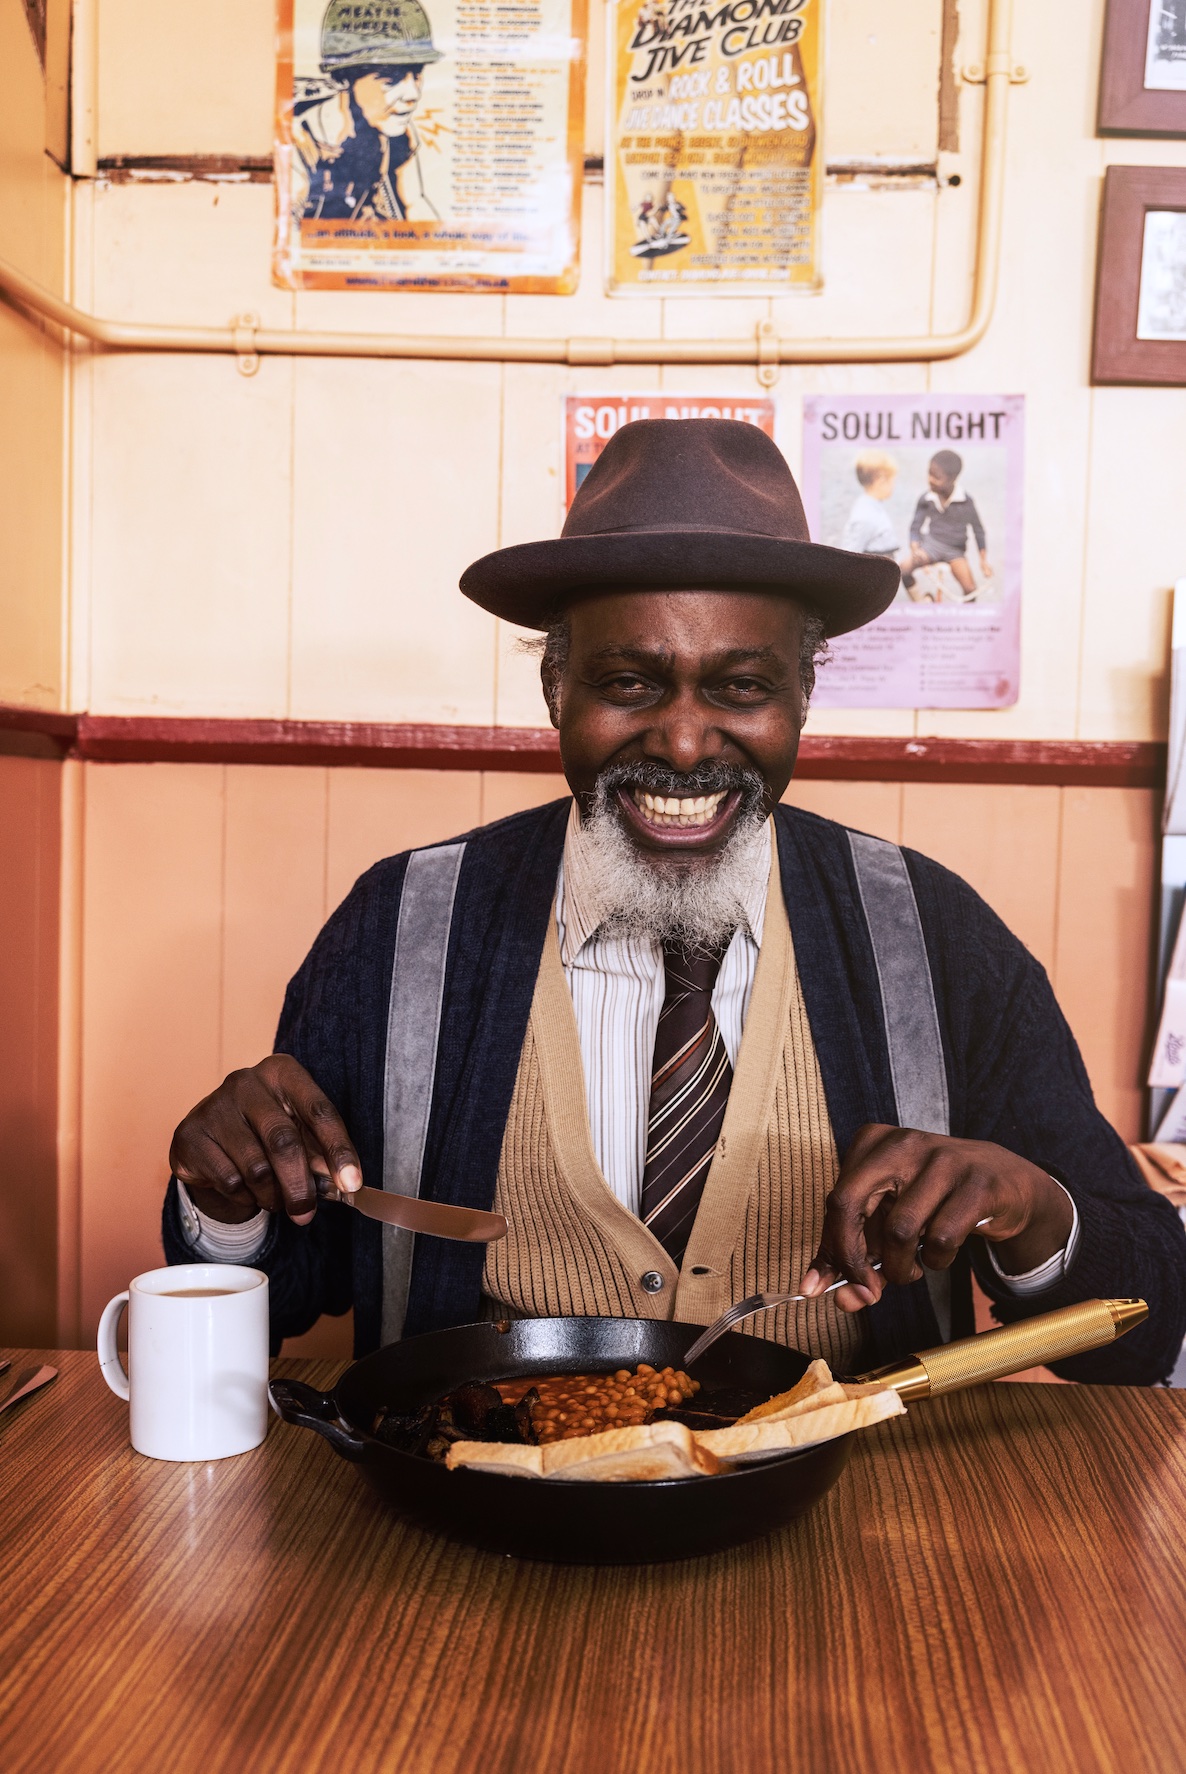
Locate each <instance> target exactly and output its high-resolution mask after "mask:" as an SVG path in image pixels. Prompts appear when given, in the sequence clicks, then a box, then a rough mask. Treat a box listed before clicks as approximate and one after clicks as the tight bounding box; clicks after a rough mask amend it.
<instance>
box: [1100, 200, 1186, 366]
mask: <svg viewBox="0 0 1186 1774" xmlns="http://www.w3.org/2000/svg"><path fill="white" fill-rule="evenodd" d="M1091 379H1092V381H1093V382H1095V383H1101V382H1105V383H1106V382H1129V383H1140V382H1144V383H1160V384H1162V385H1163V386H1164V385H1168V386H1186V167H1177V166H1110V167H1109V168H1108V172H1107V176H1106V178H1105V180H1104V205H1103V215H1102V218H1101V222H1100V248H1099V270H1098V275H1097V281H1096V293H1095V340H1094V344H1093V347H1092V354H1091Z"/></svg>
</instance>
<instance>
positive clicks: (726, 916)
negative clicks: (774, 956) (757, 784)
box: [581, 784, 770, 951]
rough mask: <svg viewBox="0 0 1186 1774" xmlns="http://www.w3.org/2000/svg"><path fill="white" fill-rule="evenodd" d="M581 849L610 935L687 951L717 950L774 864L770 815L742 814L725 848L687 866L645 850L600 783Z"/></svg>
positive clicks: (585, 823)
mask: <svg viewBox="0 0 1186 1774" xmlns="http://www.w3.org/2000/svg"><path fill="white" fill-rule="evenodd" d="M581 847H582V850H583V851H584V853H585V855H586V857H587V858H588V864H589V869H590V872H591V873H592V874H593V875H594V877H595V879H596V882H597V888H598V894H599V898H600V901H601V904H602V905H603V906H604V907H606V908H607V910H606V914H605V917H604V919H603V921H602V923H601V925H600V926H599V928H601V929H602V930H604V931H605V932H606V934H607V935H611V936H627V937H638V938H642V939H644V940H646V939H649V940H651V941H653V942H658V943H662V942H665V941H672V940H674V941H676V942H678V943H679V944H680V945H681V946H682V947H683V948H686V949H688V950H693V951H694V950H717V949H722V948H724V947H725V946H726V944H727V943H728V941H729V939H730V937H731V936H732V935H733V932H734V931H735V930H736V929H737V927H738V925H739V924H741V923H743V922H744V919H745V911H744V906H745V899H746V896H747V895H748V894H749V893H751V892H752V889H753V884H754V880H755V877H757V878H758V879H760V880H763V881H764V880H765V876H766V871H767V870H768V868H769V864H770V846H769V838H768V836H767V833H766V816H765V814H764V813H763V812H761V810H760V809H756V810H755V811H753V812H750V813H746V812H744V811H743V812H742V813H741V815H740V816H739V818H738V822H737V825H736V827H735V828H734V831H733V832H732V834H731V836H730V837H729V839H728V842H727V843H726V844H725V845H724V847H723V848H722V849H721V850H719V851H717V852H716V854H715V855H713V856H711V857H706V858H704V859H703V860H702V861H699V862H697V863H695V864H692V865H691V866H689V864H688V863H686V862H684V863H676V862H674V861H673V862H667V861H666V860H665V859H664V858H662V857H655V856H653V855H652V854H651V853H649V852H646V851H642V850H639V849H638V848H637V847H636V846H635V845H634V844H633V843H631V841H630V839H629V837H628V836H627V835H626V832H625V831H624V830H623V827H622V820H621V815H620V814H619V813H618V811H617V809H616V808H615V807H614V806H613V805H612V804H611V801H610V798H609V795H608V794H607V793H606V791H605V790H604V789H603V788H602V787H601V785H600V784H598V787H597V791H596V796H595V799H594V803H593V811H592V813H591V814H590V815H589V817H588V818H587V819H585V820H584V821H583V822H582V825H581Z"/></svg>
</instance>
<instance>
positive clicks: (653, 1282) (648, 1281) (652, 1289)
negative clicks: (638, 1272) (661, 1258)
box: [642, 1269, 663, 1294]
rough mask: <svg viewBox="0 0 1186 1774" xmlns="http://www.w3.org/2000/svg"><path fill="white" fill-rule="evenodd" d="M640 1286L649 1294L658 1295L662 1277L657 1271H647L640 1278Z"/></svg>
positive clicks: (660, 1289) (661, 1286) (661, 1285)
mask: <svg viewBox="0 0 1186 1774" xmlns="http://www.w3.org/2000/svg"><path fill="white" fill-rule="evenodd" d="M642 1285H643V1286H644V1287H645V1288H646V1290H647V1292H648V1293H649V1294H657V1293H660V1292H661V1291H662V1288H663V1277H662V1276H661V1275H660V1273H659V1271H658V1270H657V1269H648V1270H647V1272H646V1274H645V1275H644V1276H643V1277H642Z"/></svg>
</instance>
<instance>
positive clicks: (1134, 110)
mask: <svg viewBox="0 0 1186 1774" xmlns="http://www.w3.org/2000/svg"><path fill="white" fill-rule="evenodd" d="M1096 128H1097V131H1098V133H1099V134H1100V135H1124V136H1142V135H1143V136H1186V0H1108V10H1107V13H1106V16H1105V18H1104V44H1103V54H1102V57H1101V61H1100V88H1099V113H1098V120H1097V124H1096Z"/></svg>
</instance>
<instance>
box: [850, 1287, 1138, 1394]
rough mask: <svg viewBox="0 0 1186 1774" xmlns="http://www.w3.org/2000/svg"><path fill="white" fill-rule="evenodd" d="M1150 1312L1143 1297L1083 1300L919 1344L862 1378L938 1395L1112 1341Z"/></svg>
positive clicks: (903, 1391)
mask: <svg viewBox="0 0 1186 1774" xmlns="http://www.w3.org/2000/svg"><path fill="white" fill-rule="evenodd" d="M1148 1316H1149V1308H1148V1306H1147V1305H1146V1304H1145V1302H1144V1300H1083V1301H1081V1302H1080V1303H1079V1304H1078V1305H1077V1306H1063V1307H1062V1308H1061V1309H1060V1310H1059V1311H1057V1312H1043V1313H1041V1314H1039V1316H1038V1317H1037V1318H1023V1319H1022V1320H1021V1321H1020V1322H1019V1323H1017V1324H1009V1325H1006V1326H1005V1327H1004V1328H1003V1329H1002V1330H992V1331H981V1333H980V1335H979V1336H978V1337H965V1338H963V1340H962V1341H960V1342H958V1343H946V1344H944V1345H943V1346H942V1347H941V1348H938V1349H922V1350H920V1351H919V1353H918V1354H917V1355H909V1356H907V1357H906V1359H905V1361H895V1362H892V1363H891V1364H890V1365H889V1366H888V1367H879V1368H875V1369H874V1371H873V1372H872V1373H871V1374H862V1375H861V1376H860V1377H861V1378H862V1379H863V1380H880V1381H881V1383H882V1384H883V1385H885V1386H892V1387H893V1389H894V1391H895V1392H896V1393H897V1394H898V1396H899V1397H900V1398H907V1399H910V1398H939V1397H940V1396H941V1395H942V1394H943V1393H944V1392H960V1391H962V1390H963V1389H964V1387H965V1386H979V1385H981V1384H982V1383H983V1382H984V1381H985V1380H1000V1379H1004V1378H1005V1377H1006V1376H1007V1375H1008V1374H1019V1373H1023V1372H1024V1371H1025V1369H1026V1368H1029V1367H1045V1366H1046V1365H1047V1363H1049V1362H1051V1361H1059V1360H1063V1359H1065V1358H1066V1357H1067V1356H1069V1355H1082V1354H1084V1353H1085V1352H1086V1351H1087V1350H1088V1349H1099V1348H1101V1347H1102V1346H1103V1345H1104V1344H1105V1343H1112V1342H1115V1340H1116V1338H1117V1337H1122V1336H1123V1335H1124V1333H1125V1331H1128V1330H1131V1329H1132V1328H1133V1326H1134V1325H1137V1324H1141V1323H1143V1321H1144V1320H1145V1319H1146V1318H1148Z"/></svg>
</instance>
